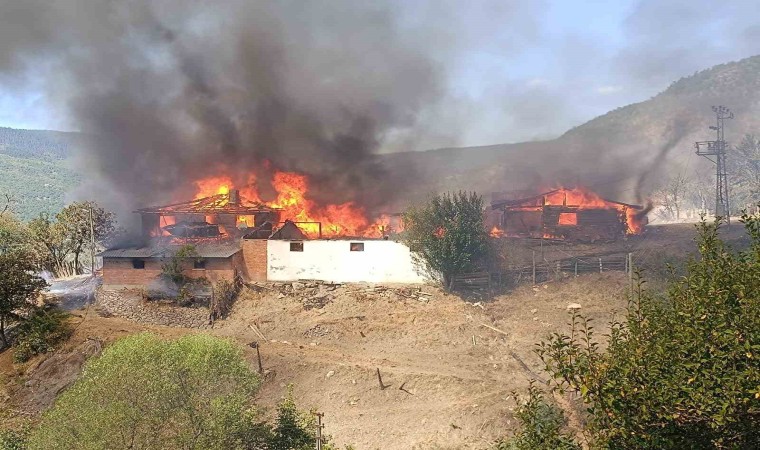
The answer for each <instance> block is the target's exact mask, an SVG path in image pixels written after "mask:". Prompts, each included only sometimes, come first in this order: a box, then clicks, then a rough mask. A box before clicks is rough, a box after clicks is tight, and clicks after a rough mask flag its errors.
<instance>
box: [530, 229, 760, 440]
mask: <svg viewBox="0 0 760 450" xmlns="http://www.w3.org/2000/svg"><path fill="white" fill-rule="evenodd" d="M742 222H743V223H744V225H745V228H746V230H747V233H748V235H749V236H750V239H751V247H750V248H749V249H748V250H746V251H743V252H739V253H736V252H732V251H731V250H730V249H729V248H727V247H726V246H725V245H724V243H723V242H722V241H721V239H720V238H719V235H718V228H719V224H718V223H715V224H708V223H706V222H704V221H703V222H702V223H701V224H700V225H699V237H698V239H697V244H698V248H699V258H698V259H693V260H690V261H689V262H688V263H687V272H686V275H685V276H684V277H683V278H680V279H677V280H674V281H672V282H671V285H670V286H669V288H668V291H667V295H666V296H665V297H664V298H658V297H656V296H653V295H651V294H649V293H647V292H645V291H643V289H642V288H641V285H640V287H639V289H638V291H639V292H638V294H637V295H636V296H635V299H634V300H633V301H632V303H631V305H630V306H629V308H628V311H627V315H626V320H625V321H623V322H614V323H612V324H611V331H610V334H609V342H608V345H607V347H606V349H602V347H601V346H600V345H599V342H598V341H597V339H596V337H595V335H594V330H593V327H592V326H591V325H590V323H589V321H588V320H587V319H585V318H583V317H581V316H574V317H573V320H572V331H571V333H570V334H554V335H552V336H551V337H550V338H549V339H548V340H547V341H545V342H543V343H541V344H540V345H539V348H538V354H539V356H540V357H541V359H542V360H543V361H544V363H545V364H546V369H547V370H548V371H549V372H550V373H551V374H552V375H553V376H554V379H555V381H556V382H557V387H558V388H559V389H562V390H564V389H571V390H574V391H577V392H578V393H580V395H581V397H582V398H583V400H584V402H585V403H586V404H587V405H588V412H589V418H588V425H587V427H588V429H587V431H588V434H589V436H590V438H591V441H592V442H593V444H594V445H595V446H596V447H598V448H612V449H628V448H631V449H633V448H636V449H714V448H736V449H744V448H760V215H756V216H748V215H746V214H745V215H744V216H743V218H742Z"/></svg>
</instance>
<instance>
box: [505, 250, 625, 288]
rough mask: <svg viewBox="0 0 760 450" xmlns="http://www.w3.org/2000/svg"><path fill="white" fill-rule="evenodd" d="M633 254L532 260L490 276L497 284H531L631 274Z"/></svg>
mask: <svg viewBox="0 0 760 450" xmlns="http://www.w3.org/2000/svg"><path fill="white" fill-rule="evenodd" d="M632 270H633V253H623V254H613V255H596V256H594V255H592V256H589V255H586V256H579V257H570V258H563V259H559V260H555V261H538V260H536V258H533V263H532V264H531V265H526V266H522V267H512V268H509V269H507V270H506V271H502V272H499V273H494V274H492V278H494V281H495V282H498V283H499V284H502V285H503V284H520V283H526V282H530V283H533V284H536V283H541V282H544V281H548V280H557V279H561V278H564V277H567V276H568V275H574V276H578V275H580V274H584V273H595V272H596V273H603V272H609V271H620V272H626V273H629V274H630V273H632Z"/></svg>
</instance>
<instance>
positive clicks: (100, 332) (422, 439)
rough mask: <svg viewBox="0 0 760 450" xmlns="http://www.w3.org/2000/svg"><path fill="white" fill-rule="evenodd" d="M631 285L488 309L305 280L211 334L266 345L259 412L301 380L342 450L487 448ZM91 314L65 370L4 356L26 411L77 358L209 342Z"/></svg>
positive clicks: (529, 297)
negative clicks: (579, 320) (552, 338)
mask: <svg viewBox="0 0 760 450" xmlns="http://www.w3.org/2000/svg"><path fill="white" fill-rule="evenodd" d="M626 286H627V278H626V276H625V274H622V273H605V274H595V275H588V276H582V277H579V278H577V279H572V280H567V281H563V282H558V283H548V284H545V285H540V286H535V287H533V286H522V287H519V288H518V289H517V290H515V291H514V292H511V293H509V294H508V295H503V296H499V297H497V298H496V299H494V300H493V301H492V302H488V303H482V304H481V305H480V306H477V305H475V306H474V305H473V304H471V303H467V302H464V301H463V300H461V299H460V298H458V297H455V296H451V295H444V294H443V293H442V292H440V291H439V290H438V289H436V288H433V287H423V288H422V291H423V292H426V293H428V294H430V295H422V297H424V298H428V299H429V300H427V301H421V300H418V297H420V296H419V295H416V294H415V295H409V294H408V292H406V291H404V290H398V289H387V290H386V289H384V288H372V287H370V286H365V285H342V286H339V287H334V288H332V287H329V288H327V289H325V288H324V287H320V288H319V289H322V290H324V291H325V292H322V294H321V295H322V297H321V301H320V302H313V295H311V294H310V293H308V292H302V290H303V289H304V288H303V283H301V284H297V285H296V288H295V289H293V288H292V287H291V285H289V284H288V285H271V284H270V285H266V289H259V290H258V292H256V291H253V290H246V291H244V293H243V295H242V297H241V299H240V300H239V301H238V302H237V304H236V305H235V308H234V311H233V313H232V314H231V316H230V317H229V318H228V319H227V320H224V321H219V322H217V323H216V324H215V326H214V328H213V329H212V330H210V332H211V333H213V334H215V335H218V336H223V337H230V338H232V339H235V340H237V341H239V342H240V343H242V344H248V343H250V342H252V341H258V342H259V343H260V344H261V354H262V358H263V364H264V368H265V369H266V370H267V371H269V375H268V376H267V381H266V382H265V383H264V385H263V388H262V389H261V391H260V393H259V398H258V403H259V404H260V405H262V406H265V407H267V408H269V410H270V411H271V410H272V409H273V407H274V406H275V405H276V404H277V402H278V401H279V400H280V398H281V397H282V395H283V394H284V392H285V390H286V389H285V387H286V386H287V385H288V384H293V386H294V393H295V397H296V399H297V400H298V403H299V405H300V406H302V407H304V408H311V407H313V408H316V409H318V410H319V411H321V412H323V413H325V423H326V432H327V433H328V434H330V435H332V436H333V439H334V442H336V443H338V444H349V443H350V444H353V445H355V447H356V448H357V449H410V448H418V449H423V448H473V449H477V448H485V447H488V446H489V445H490V444H491V443H492V442H493V441H494V440H495V439H497V438H498V437H500V436H504V435H505V434H507V433H508V432H509V430H511V429H513V428H514V425H515V424H514V421H513V419H512V415H511V412H510V411H511V409H512V408H513V407H514V404H513V402H512V401H511V400H510V399H509V393H510V392H511V391H513V390H516V391H519V392H522V391H524V390H525V389H526V387H527V385H528V380H529V379H531V378H535V376H536V375H539V376H541V377H543V376H544V375H543V374H542V373H541V365H540V361H538V359H537V357H536V356H535V355H534V354H533V353H532V350H533V348H534V345H535V343H536V342H538V341H539V340H540V339H541V338H542V337H544V336H546V335H547V334H548V333H550V332H552V331H558V330H564V329H566V324H567V322H568V320H569V314H568V313H567V311H566V307H567V305H568V304H569V303H573V302H577V303H580V304H581V305H582V311H583V312H584V313H586V314H588V315H589V316H591V317H593V318H594V319H596V320H597V322H598V323H599V324H602V323H606V322H607V321H608V320H609V319H610V318H611V317H612V314H613V312H614V311H618V312H619V311H621V310H622V309H623V308H624V305H625V294H624V292H625V288H626ZM399 292H400V293H401V294H399ZM405 292H406V293H405ZM306 294H309V295H306ZM408 297H409V298H408ZM79 315H80V316H81V317H75V318H74V320H75V321H77V322H81V324H80V325H79V326H78V327H77V331H76V333H75V334H74V336H73V337H72V338H71V339H70V340H69V342H67V344H66V345H65V346H64V348H62V349H61V350H60V351H59V352H57V353H56V355H58V356H56V358H59V360H58V361H57V362H45V361H43V360H45V359H48V358H50V357H49V356H48V357H42V358H39V359H38V360H34V361H32V363H31V364H29V365H27V366H21V367H19V366H16V367H15V368H13V367H12V366H11V365H10V355H9V353H10V352H4V353H3V354H0V370H1V371H3V372H4V375H5V379H6V382H5V386H4V389H5V393H6V395H7V397H6V399H7V400H8V405H10V406H11V408H12V409H13V410H14V411H16V412H17V413H19V414H22V415H23V414H36V413H38V412H39V411H40V410H42V409H44V408H45V407H47V406H49V405H50V404H51V403H52V401H53V399H54V396H55V394H56V393H57V392H59V391H60V390H62V389H64V388H65V387H66V386H68V385H69V384H70V383H71V382H73V380H74V379H75V377H76V375H77V374H78V373H79V371H80V370H81V364H82V362H83V360H84V358H82V357H80V356H77V353H78V352H79V353H81V352H91V353H95V352H96V351H97V348H93V344H92V342H93V341H98V342H102V345H107V344H108V342H110V341H113V340H114V339H116V338H118V337H121V336H124V335H127V334H131V333H135V332H139V331H142V330H151V331H155V332H158V333H160V334H162V335H166V336H176V335H181V334H185V333H193V332H197V331H194V330H189V329H183V328H169V327H161V326H156V325H142V324H136V323H134V322H131V321H128V320H125V319H120V318H114V317H101V316H99V315H98V314H97V312H96V311H95V310H94V308H91V309H90V310H89V312H88V313H87V314H86V315H85V314H84V312H83V311H80V312H79ZM483 324H485V325H490V326H492V327H495V328H497V329H499V330H501V331H503V332H504V333H505V334H501V333H498V332H496V331H493V330H492V329H489V328H487V327H485V326H483ZM250 325H255V326H256V327H257V328H258V329H259V330H260V331H261V333H263V334H264V335H265V337H266V340H263V339H262V338H261V337H260V336H258V335H257V333H256V332H255V331H254V330H253V329H252V328H251V326H250ZM96 347H97V346H96ZM246 355H247V356H248V357H249V358H250V360H251V363H252V365H253V366H254V367H255V366H256V359H255V352H254V351H253V350H252V349H250V348H246ZM377 369H380V372H381V375H382V379H383V383H384V385H386V388H385V389H380V386H379V383H378V379H377V374H376V370H377ZM402 386H403V389H404V390H401V389H400V388H401V387H402Z"/></svg>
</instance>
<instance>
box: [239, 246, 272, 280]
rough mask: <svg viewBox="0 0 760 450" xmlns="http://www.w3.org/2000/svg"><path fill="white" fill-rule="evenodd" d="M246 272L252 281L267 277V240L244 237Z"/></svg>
mask: <svg viewBox="0 0 760 450" xmlns="http://www.w3.org/2000/svg"><path fill="white" fill-rule="evenodd" d="M243 262H244V265H245V271H244V274H245V276H246V277H247V278H248V280H251V281H266V279H267V240H266V239H243Z"/></svg>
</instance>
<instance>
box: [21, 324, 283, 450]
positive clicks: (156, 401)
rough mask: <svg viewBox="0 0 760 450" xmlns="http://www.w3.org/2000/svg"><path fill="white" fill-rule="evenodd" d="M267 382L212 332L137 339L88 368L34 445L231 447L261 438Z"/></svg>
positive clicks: (36, 432)
mask: <svg viewBox="0 0 760 450" xmlns="http://www.w3.org/2000/svg"><path fill="white" fill-rule="evenodd" d="M258 387H259V378H258V376H257V375H256V374H255V373H254V372H253V371H252V370H251V368H250V367H249V364H248V362H247V361H246V360H245V359H244V358H243V355H242V351H241V349H240V347H239V346H238V345H236V344H234V343H232V342H230V341H227V340H224V339H219V338H215V337H212V336H208V335H192V336H185V337H182V338H179V339H176V340H164V339H161V338H159V337H157V336H155V335H152V334H149V333H143V334H137V335H133V336H130V337H127V338H124V339H122V340H120V341H117V342H116V343H114V344H113V345H111V346H110V347H108V348H107V349H106V350H105V351H104V352H103V354H102V355H101V356H100V357H98V358H95V359H93V360H91V361H89V362H88V363H87V365H86V366H85V369H84V371H83V373H82V375H81V377H80V378H79V380H77V382H76V383H75V384H74V385H73V386H72V387H71V388H70V389H68V390H67V391H65V392H64V393H63V394H61V396H60V397H59V398H58V399H57V401H56V403H55V405H54V406H53V407H52V408H51V409H50V410H48V411H47V412H46V413H45V414H44V415H43V417H42V421H41V423H40V426H39V428H37V429H36V430H34V431H33V432H32V435H31V438H30V448H32V449H35V448H39V449H47V448H60V449H67V448H70V449H75V448H76V449H109V448H143V449H230V448H265V447H261V446H256V445H258V444H256V442H257V439H259V438H262V437H263V438H264V439H266V438H267V437H268V435H266V427H264V429H263V430H264V435H263V436H262V435H261V427H260V424H258V423H256V421H255V418H256V412H255V410H254V409H253V408H252V404H251V399H252V396H253V394H254V393H255V392H256V390H257V389H258Z"/></svg>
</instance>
